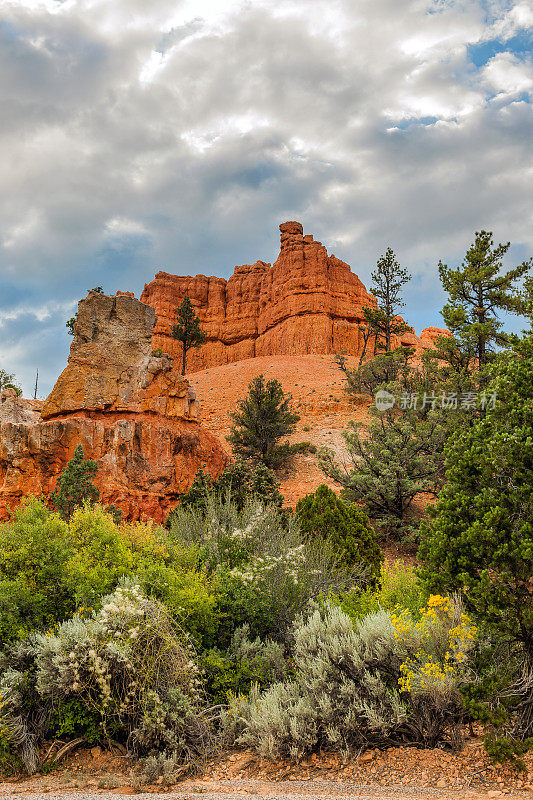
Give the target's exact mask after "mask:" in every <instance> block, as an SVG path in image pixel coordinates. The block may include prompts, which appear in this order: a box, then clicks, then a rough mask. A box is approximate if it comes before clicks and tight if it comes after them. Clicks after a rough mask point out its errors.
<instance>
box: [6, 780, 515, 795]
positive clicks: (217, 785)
mask: <svg viewBox="0 0 533 800" xmlns="http://www.w3.org/2000/svg"><path fill="white" fill-rule="evenodd" d="M161 794H162V795H163V797H165V798H168V800H193V799H194V798H200V797H201V798H202V800H230V798H235V800H264V798H268V800H492V798H493V797H496V796H499V795H501V798H502V800H527V799H528V798H529V799H530V798H531V793H530V792H525V793H519V794H512V795H511V794H505V795H504V794H503V793H502V792H490V793H489V792H483V791H476V790H472V791H465V790H460V791H450V790H439V789H428V788H416V787H383V788H382V787H371V786H361V785H360V784H356V783H347V782H346V783H344V782H337V781H290V782H289V781H286V782H276V783H269V782H266V781H254V780H239V779H233V780H226V781H213V782H208V783H206V782H202V783H200V782H198V781H186V782H184V783H183V784H181V785H180V787H179V789H178V788H176V789H173V790H172V791H165V790H161ZM161 794H160V792H158V793H157V795H156V796H161ZM121 795H132V796H135V797H136V798H138V800H154V792H149V793H144V792H141V793H135V792H133V791H132V790H131V789H130V788H129V787H118V788H116V789H102V790H99V791H94V790H93V791H87V790H85V789H69V790H65V789H57V790H51V791H40V792H36V791H32V790H31V789H30V788H29V787H28V788H25V787H24V785H20V784H19V785H9V784H3V785H1V786H0V797H2V798H4V797H5V798H11V797H13V798H15V797H17V798H20V797H23V798H24V800H42V798H46V800H114V799H115V798H116V797H117V796H121Z"/></svg>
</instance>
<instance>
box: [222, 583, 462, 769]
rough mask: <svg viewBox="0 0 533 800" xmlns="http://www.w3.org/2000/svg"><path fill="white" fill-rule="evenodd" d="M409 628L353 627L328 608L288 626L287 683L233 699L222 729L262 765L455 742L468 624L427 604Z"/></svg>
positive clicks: (399, 621) (389, 622) (452, 610)
mask: <svg viewBox="0 0 533 800" xmlns="http://www.w3.org/2000/svg"><path fill="white" fill-rule="evenodd" d="M430 600H431V602H430V603H428V606H427V608H426V610H425V613H424V615H423V619H422V623H421V624H416V623H415V622H414V621H413V620H412V617H411V616H410V615H409V613H408V612H405V611H403V612H401V613H400V614H399V615H398V616H396V617H394V616H392V615H390V614H388V613H386V612H385V611H378V612H375V613H372V614H369V615H368V616H366V617H365V618H364V619H362V620H361V621H359V622H358V623H356V624H353V623H352V621H351V620H350V618H349V617H348V616H347V615H346V614H344V612H343V611H342V610H341V609H340V608H339V607H338V606H334V605H331V604H326V605H325V606H324V608H323V609H321V610H320V609H317V610H315V611H314V612H313V613H311V615H310V616H309V618H308V619H306V620H300V621H299V623H297V625H296V626H295V630H294V637H295V645H294V663H295V673H294V678H293V680H290V681H287V682H283V683H281V682H280V683H276V684H274V685H273V686H272V687H271V688H270V689H268V690H267V691H266V692H265V693H263V694H262V695H260V696H258V695H257V692H251V694H250V696H249V698H248V699H244V698H242V697H237V698H235V699H234V700H233V702H232V703H231V705H230V708H229V710H228V712H227V713H226V714H225V715H224V718H223V727H224V730H225V731H226V735H227V732H229V731H231V734H232V735H237V736H238V737H239V738H238V740H239V742H240V743H242V744H247V745H251V746H252V747H254V748H255V749H256V750H257V751H258V752H259V753H260V754H261V755H263V756H267V757H269V758H278V757H280V756H289V757H291V758H300V757H301V756H302V755H304V754H305V753H306V752H308V751H310V750H313V749H317V748H321V749H333V748H334V749H336V750H338V749H344V750H348V749H351V748H354V747H362V746H368V745H372V744H374V745H376V744H379V745H383V744H385V743H391V744H392V743H396V744H399V743H403V742H412V743H418V744H424V745H426V746H435V744H437V743H438V742H443V741H449V742H452V743H457V740H458V738H459V731H460V722H461V719H462V706H461V702H460V698H459V693H458V686H459V685H460V683H461V681H462V679H463V674H464V669H465V667H464V664H465V662H466V655H467V652H468V648H469V646H470V639H469V635H470V632H471V630H472V629H471V627H470V626H469V621H468V620H466V619H465V618H464V617H462V616H461V614H462V611H461V609H460V607H454V606H452V605H451V604H450V603H449V601H447V600H446V598H433V599H431V598H430Z"/></svg>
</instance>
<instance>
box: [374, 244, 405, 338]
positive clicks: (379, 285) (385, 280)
mask: <svg viewBox="0 0 533 800" xmlns="http://www.w3.org/2000/svg"><path fill="white" fill-rule="evenodd" d="M376 267H377V269H376V271H375V272H373V273H372V281H373V285H372V286H371V287H370V292H371V294H373V295H374V296H375V297H376V298H377V301H378V305H377V308H370V307H368V306H367V307H366V308H364V309H363V315H364V319H365V323H366V326H367V328H368V329H369V330H370V331H371V334H372V335H373V336H375V341H376V348H377V349H384V350H385V352H387V353H388V352H390V350H391V349H392V345H391V342H392V337H393V336H398V335H399V334H401V333H405V331H409V330H411V328H410V327H409V326H408V325H406V324H405V322H402V321H401V320H400V319H398V311H399V309H400V308H403V306H404V305H405V303H404V302H403V300H402V297H401V291H402V286H404V284H406V283H408V282H409V281H410V280H411V275H410V274H409V273H408V272H407V270H406V269H404V268H403V267H401V266H400V264H399V263H398V261H397V259H396V256H395V255H394V252H393V251H392V250H391V248H390V247H388V248H387V251H386V253H385V255H384V256H381V258H379V259H378V261H377V264H376ZM365 349H366V343H365Z"/></svg>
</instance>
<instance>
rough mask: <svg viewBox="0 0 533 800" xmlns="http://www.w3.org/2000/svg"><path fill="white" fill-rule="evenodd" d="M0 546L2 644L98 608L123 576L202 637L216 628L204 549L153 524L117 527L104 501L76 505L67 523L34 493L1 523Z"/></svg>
mask: <svg viewBox="0 0 533 800" xmlns="http://www.w3.org/2000/svg"><path fill="white" fill-rule="evenodd" d="M0 544H1V548H0V639H1V642H2V643H4V644H5V643H6V642H9V641H13V640H14V639H16V638H18V637H19V636H27V635H28V634H29V633H30V632H31V631H36V630H37V631H44V630H46V629H50V628H52V629H53V628H54V626H55V625H56V624H57V623H59V622H62V621H63V620H65V619H67V618H68V617H69V616H70V615H71V614H73V613H74V611H75V610H76V608H80V607H81V608H83V609H87V608H89V609H90V608H98V607H99V605H100V602H101V598H102V597H103V596H104V595H105V594H108V593H109V592H111V591H113V589H114V588H115V587H116V585H117V582H118V581H119V579H120V578H121V577H124V576H130V577H135V576H137V579H138V580H139V581H140V583H141V584H142V586H143V588H144V589H145V590H146V591H148V592H150V593H151V594H153V595H154V596H155V597H156V598H159V599H160V600H162V601H164V602H165V603H166V604H167V605H168V607H169V609H170V610H171V612H172V613H173V614H174V615H175V616H176V617H177V618H178V619H179V620H180V623H181V624H182V625H183V626H184V627H186V628H187V630H189V631H190V632H191V633H192V634H194V635H195V637H196V638H200V637H201V636H203V635H213V633H214V624H213V620H212V613H213V609H214V605H215V602H216V601H215V596H214V590H213V587H212V585H211V582H210V580H209V578H208V577H207V575H206V573H205V572H204V571H199V570H198V565H199V562H200V555H199V552H198V549H197V548H196V547H195V546H194V545H193V544H188V545H185V544H183V542H182V543H178V544H177V543H176V542H173V541H172V540H171V538H170V537H169V535H168V534H167V533H166V532H165V531H164V530H163V529H162V528H158V527H157V526H154V525H153V524H151V523H133V524H127V525H117V524H116V523H115V522H114V520H113V518H112V517H111V516H110V514H109V513H108V512H106V511H104V509H102V508H101V507H100V506H84V507H81V508H77V509H75V511H74V513H73V515H72V517H71V519H70V521H69V522H68V523H67V522H64V521H63V520H61V519H60V518H59V516H58V515H57V514H55V513H53V512H52V511H50V509H48V508H47V507H46V506H45V505H44V503H43V502H42V501H40V500H37V499H35V498H33V499H30V500H29V501H27V502H26V503H24V504H23V505H22V506H21V507H20V508H19V509H18V510H17V511H16V512H15V514H14V516H13V518H12V520H10V521H9V522H7V523H3V524H0Z"/></svg>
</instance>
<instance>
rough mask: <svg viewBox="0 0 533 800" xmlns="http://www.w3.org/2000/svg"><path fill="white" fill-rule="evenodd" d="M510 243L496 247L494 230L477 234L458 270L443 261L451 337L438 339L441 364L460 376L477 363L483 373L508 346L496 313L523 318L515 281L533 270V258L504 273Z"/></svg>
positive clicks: (441, 271) (446, 316) (444, 313)
mask: <svg viewBox="0 0 533 800" xmlns="http://www.w3.org/2000/svg"><path fill="white" fill-rule="evenodd" d="M509 247H510V243H509V242H507V244H499V245H497V246H494V242H493V239H492V233H491V232H490V231H484V230H482V231H479V232H476V235H475V241H474V243H473V244H472V245H471V247H470V248H469V249H468V250H467V252H466V256H465V260H464V261H463V263H462V264H461V266H460V267H457V269H451V268H449V267H448V266H447V265H446V264H443V263H442V261H439V275H440V279H441V282H442V286H443V288H444V290H445V291H446V292H447V293H448V303H447V304H446V305H445V306H444V308H443V310H442V316H443V318H444V322H445V324H446V327H447V328H448V330H449V331H450V333H451V334H452V336H451V337H439V339H437V340H436V352H437V356H438V357H439V359H441V360H442V361H444V362H445V363H447V364H448V365H449V366H450V367H451V368H452V369H455V370H456V371H458V372H459V373H461V374H462V375H464V374H465V373H466V372H469V371H471V367H472V365H473V364H476V365H477V367H479V369H480V370H483V368H484V367H485V365H486V364H487V363H488V362H489V361H490V360H491V359H492V358H493V357H494V354H493V352H492V350H493V347H494V346H502V345H505V344H506V342H507V341H508V339H507V336H506V334H505V333H504V332H503V331H502V323H501V321H500V320H499V319H498V312H500V311H507V312H511V313H514V314H519V313H523V311H524V303H523V299H522V297H521V295H520V292H519V291H518V289H517V286H516V282H517V281H519V279H520V278H521V277H522V276H523V275H525V274H526V273H527V272H528V271H529V270H531V267H532V266H533V258H531V259H529V261H524V262H523V263H522V264H520V265H519V266H517V267H514V268H513V269H510V270H508V271H507V272H502V270H503V264H502V262H503V258H504V256H505V254H506V253H507V251H508V249H509Z"/></svg>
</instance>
